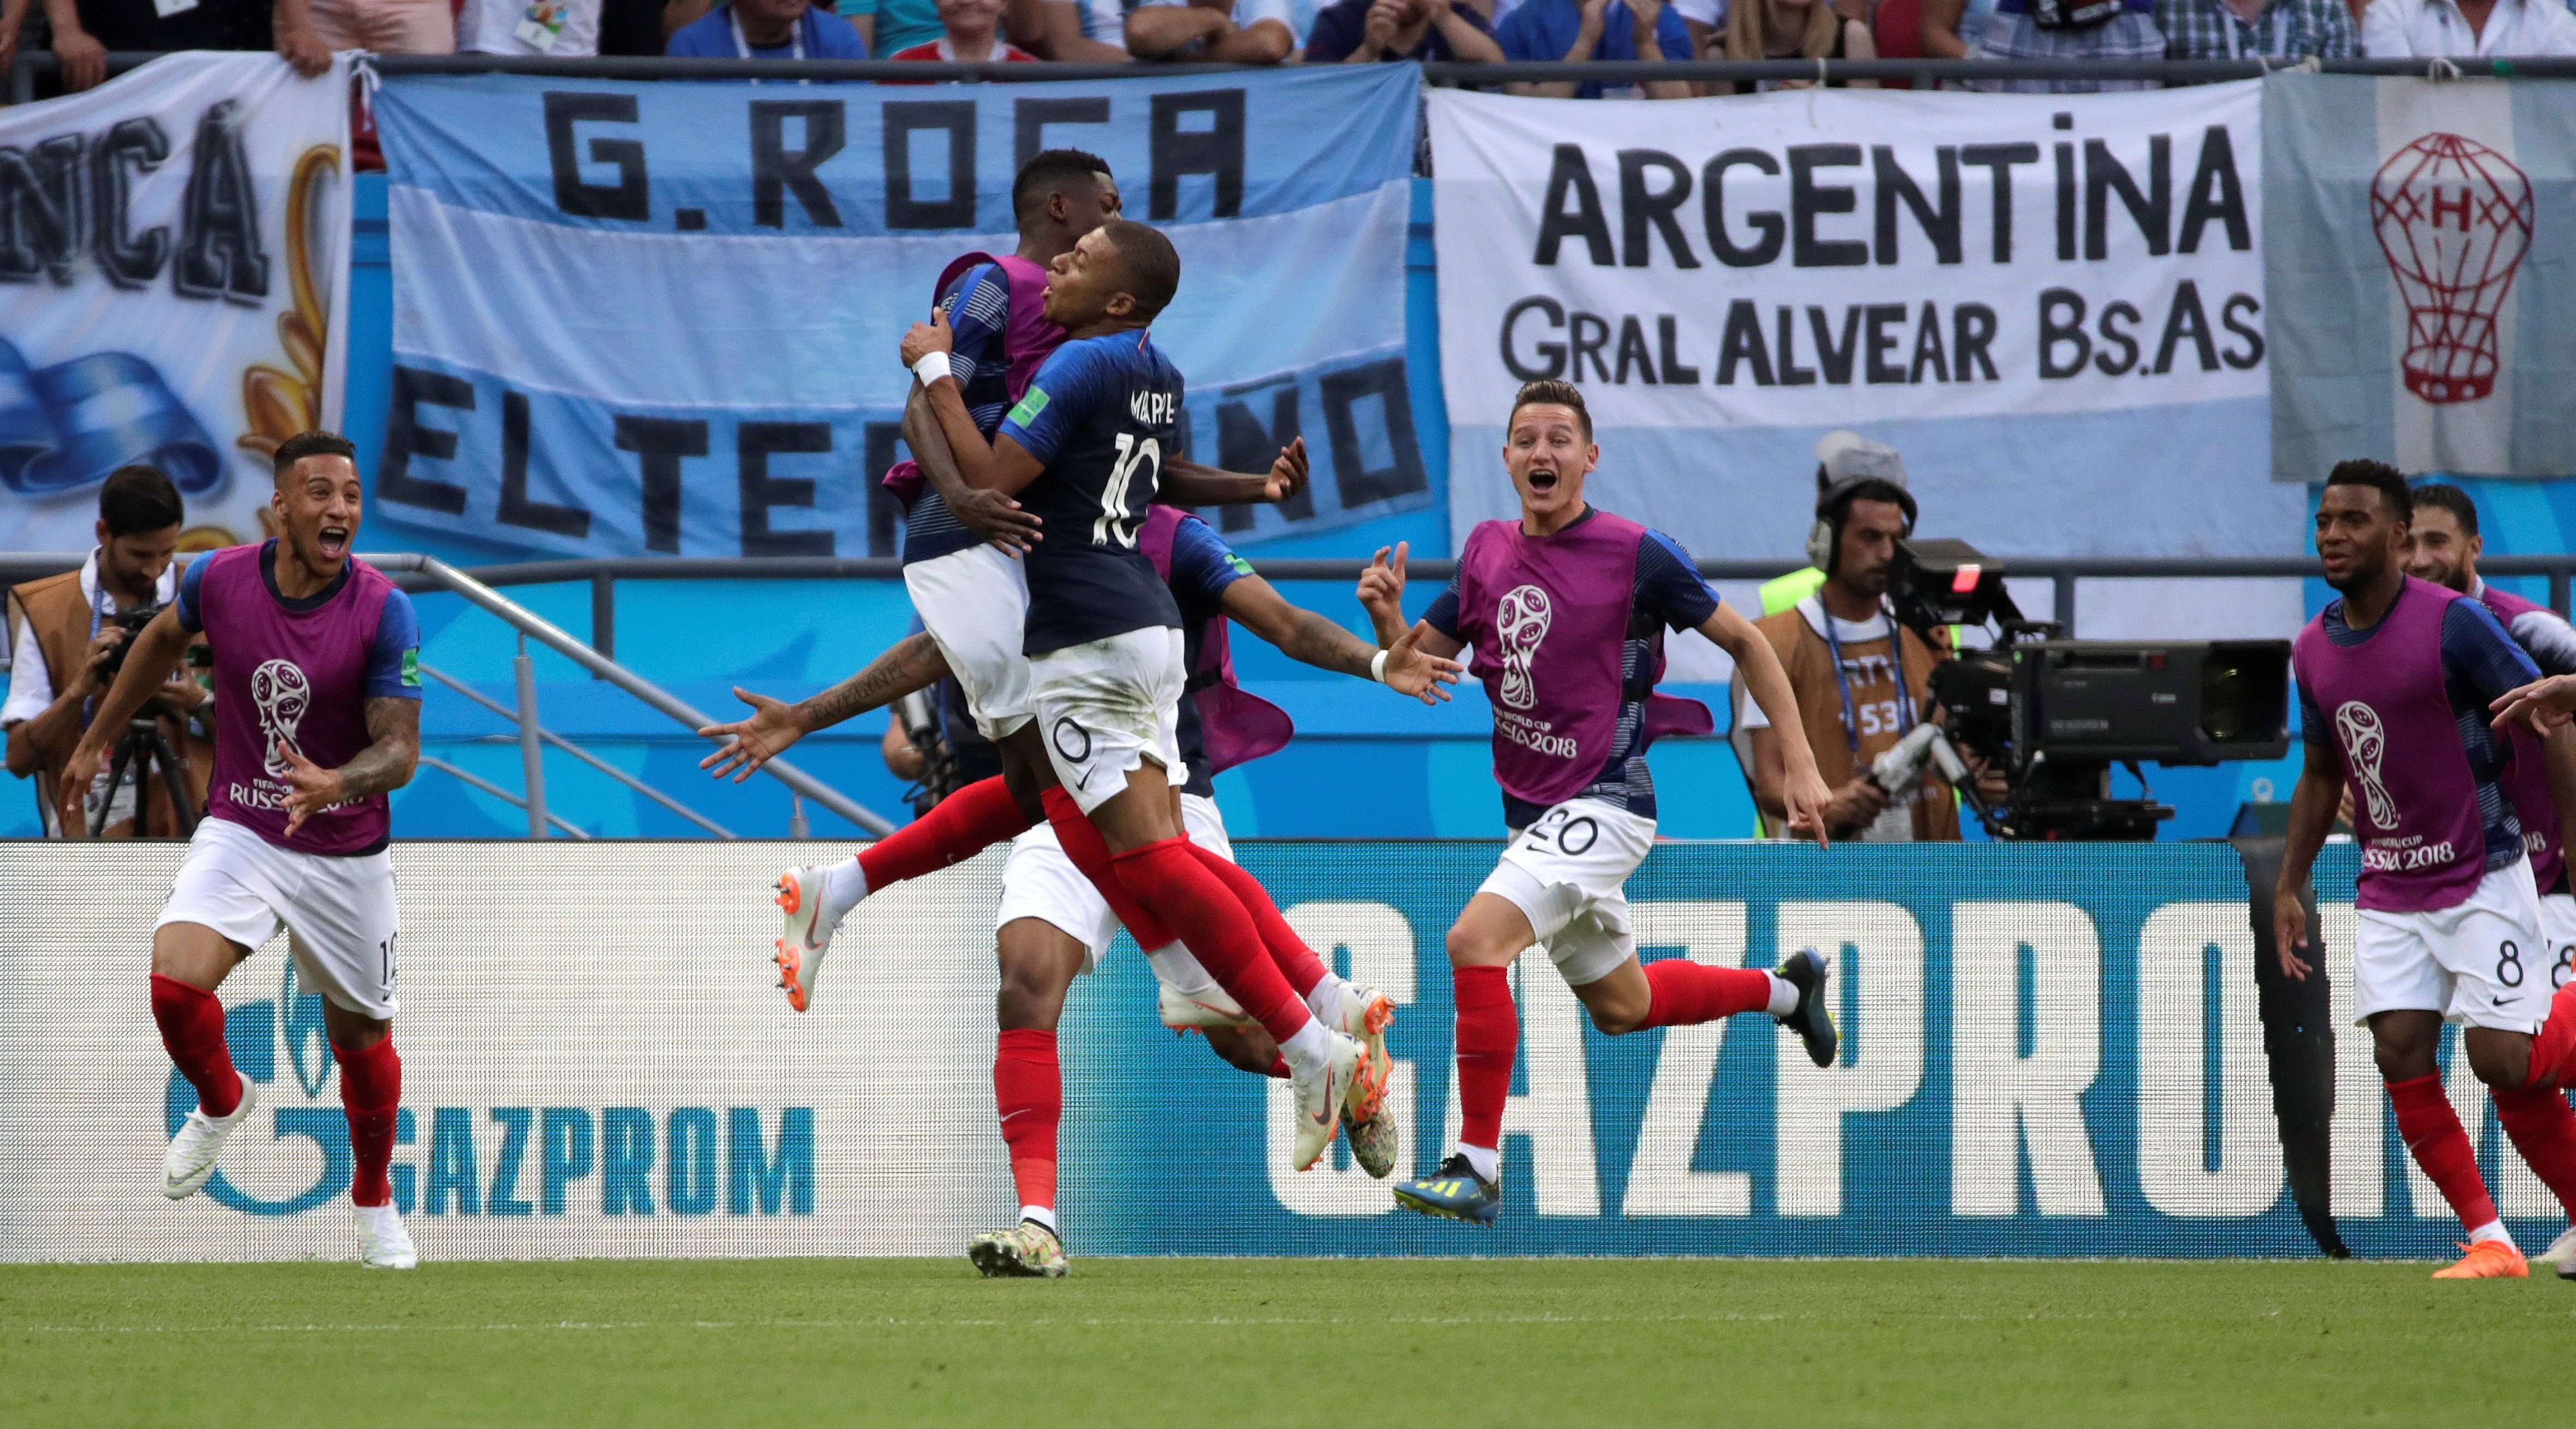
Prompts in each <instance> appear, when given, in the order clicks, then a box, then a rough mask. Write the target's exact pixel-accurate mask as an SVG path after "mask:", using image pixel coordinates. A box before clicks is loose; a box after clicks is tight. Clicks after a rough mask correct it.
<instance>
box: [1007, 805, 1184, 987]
mask: <svg viewBox="0 0 2576 1429" xmlns="http://www.w3.org/2000/svg"><path fill="white" fill-rule="evenodd" d="M1181 822H1182V824H1183V826H1184V827H1185V828H1186V829H1187V830H1188V833H1189V836H1190V842H1192V843H1194V844H1197V845H1198V846H1199V847H1201V848H1203V849H1206V850H1207V851H1209V852H1210V853H1213V854H1215V855H1216V856H1217V857H1219V858H1222V859H1224V860H1225V861H1226V862H1228V863H1232V862H1233V861H1234V845H1233V844H1232V843H1231V842H1229V841H1228V840H1227V838H1226V836H1225V819H1224V817H1223V816H1222V815H1220V814H1218V813H1217V810H1216V800H1214V799H1209V798H1204V797H1202V796H1200V795H1197V794H1183V795H1182V796H1181ZM1022 918H1035V919H1037V920H1038V921H1039V922H1042V923H1049V924H1052V925H1054V926H1055V927H1057V928H1060V929H1062V930H1063V931H1064V932H1065V933H1066V934H1067V935H1068V936H1070V937H1072V938H1073V939H1074V940H1075V941H1076V942H1079V943H1081V944H1082V946H1083V950H1084V953H1085V956H1084V958H1083V964H1082V970H1083V971H1084V972H1092V971H1095V970H1097V969H1098V968H1099V966H1100V957H1101V955H1102V954H1103V953H1106V952H1108V951H1109V941H1110V939H1112V938H1115V937H1117V936H1118V916H1117V915H1116V914H1114V913H1112V912H1110V911H1109V902H1108V900H1107V899H1104V898H1102V897H1101V896H1100V890H1099V889H1097V888H1094V887H1092V886H1091V880H1090V879H1088V878H1085V877H1083V876H1082V870H1081V869H1078V868H1076V867H1074V866H1073V860H1072V859H1069V858H1067V857H1065V856H1064V845H1063V844H1061V843H1058V842H1057V841H1056V837H1055V830H1054V829H1053V828H1051V827H1049V826H1048V825H1046V824H1039V825H1037V826H1036V827H1034V828H1032V829H1030V830H1029V831H1028V832H1027V833H1024V834H1022V835H1020V836H1019V837H1018V838H1015V839H1013V840H1011V858H1010V861H1009V862H1008V863H1005V864H1003V865H1002V906H1001V908H1000V909H999V910H998V911H996V912H995V913H994V914H993V929H994V931H996V932H999V931H1001V930H1002V929H1004V928H1007V927H1009V926H1010V925H1011V924H1013V923H1016V922H1018V921H1019V920H1020V919H1022ZM1145 951H1147V952H1149V953H1150V952H1152V951H1153V949H1151V948H1147V949H1146V950H1145ZM1174 956H1175V957H1177V958H1181V959H1188V966H1187V967H1185V968H1177V969H1172V970H1171V971H1173V972H1176V973H1178V974H1179V975H1180V984H1181V985H1182V990H1183V991H1185V992H1194V991H1197V990H1198V989H1200V988H1202V987H1204V986H1207V985H1208V984H1209V983H1210V982H1212V981H1213V980H1212V979H1210V978H1208V977H1207V976H1206V972H1205V970H1204V969H1200V968H1198V966H1197V961H1196V960H1195V959H1191V958H1189V954H1188V952H1187V951H1186V950H1185V951H1182V952H1180V953H1177V954H1175V955H1174ZM1163 961H1164V960H1162V959H1157V960H1156V963H1155V975H1156V976H1157V977H1159V978H1162V980H1163V981H1166V982H1171V981H1173V978H1172V977H1169V976H1165V974H1166V971H1167V970H1166V969H1165V968H1164V967H1163V965H1162V964H1163ZM1193 969H1195V970H1197V972H1198V974H1199V975H1198V976H1196V977H1190V976H1188V973H1189V972H1190V971H1191V970H1193Z"/></svg>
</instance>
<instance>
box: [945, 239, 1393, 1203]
mask: <svg viewBox="0 0 2576 1429" xmlns="http://www.w3.org/2000/svg"><path fill="white" fill-rule="evenodd" d="M1179 285H1180V255H1179V254H1178V253H1176V252H1174V251H1173V249H1172V245H1171V242H1170V240H1168V239H1166V238H1164V237H1163V235H1161V234H1160V233H1157V232H1155V231H1154V230H1152V229H1150V228H1147V227H1145V226H1144V225H1143V224H1138V223H1129V222H1126V221H1124V220H1121V221H1119V222H1115V223H1111V224H1108V225H1106V226H1104V227H1101V228H1099V229H1096V230H1094V231H1093V232H1091V233H1089V234H1086V235H1085V236H1084V237H1083V239H1082V241H1081V242H1080V243H1078V244H1076V245H1075V247H1074V250H1073V252H1072V253H1070V254H1068V255H1066V256H1065V257H1063V258H1060V259H1058V260H1057V261H1056V264H1055V266H1054V268H1053V270H1052V271H1051V272H1050V274H1049V275H1048V279H1047V289H1046V314H1047V316H1048V317H1049V318H1050V319H1051V320H1053V321H1054V322H1055V323H1056V324H1057V325H1058V326H1059V327H1062V328H1064V329H1065V331H1066V335H1067V336H1066V340H1065V342H1064V344H1063V345H1062V346H1060V347H1058V348H1057V349H1056V350H1055V352H1053V353H1052V354H1050V355H1049V356H1048V357H1047V359H1046V361H1045V363H1044V364H1043V365H1042V366H1040V368H1039V369H1038V372H1037V375H1036V377H1035V378H1034V379H1033V380H1032V381H1031V382H1030V384H1029V387H1028V391H1027V395H1025V396H1024V397H1022V398H1021V400H1020V402H1019V404H1018V405H1017V406H1015V407H1013V408H1012V409H1011V412H1010V414H1009V415H1008V416H1007V417H1005V418H1004V419H1003V422H1002V426H1001V430H1000V432H999V434H998V435H996V436H995V437H994V438H993V439H992V441H991V442H990V443H989V444H988V443H987V442H986V441H985V438H984V435H983V433H982V431H981V430H980V429H979V428H978V427H977V426H976V424H975V421H974V419H973V417H972V416H971V415H970V414H969V413H968V411H967V409H966V405H965V402H964V399H963V393H962V389H961V388H960V387H959V385H958V383H957V382H956V380H955V379H954V377H952V376H951V375H950V373H949V367H948V349H949V346H950V338H949V328H948V325H947V323H946V322H945V321H944V320H941V319H940V318H939V316H938V315H937V314H934V315H933V321H932V322H930V323H925V324H917V325H915V326H914V328H913V330H912V331H911V332H910V333H908V334H906V335H905V338H904V342H903V357H904V360H905V361H906V362H907V363H909V364H911V365H912V366H913V369H914V371H915V373H916V374H917V375H918V376H919V377H920V378H921V380H922V382H923V385H924V386H925V387H926V388H927V389H928V391H929V395H930V401H931V408H932V411H933V412H934V413H935V414H936V415H937V417H938V419H939V425H940V430H941V432H942V434H943V435H944V436H945V437H946V438H947V440H948V444H949V447H950V449H951V451H952V453H953V454H954V456H955V459H956V462H957V467H958V471H959V474H960V475H962V476H964V477H965V478H966V481H967V483H968V484H969V485H972V486H975V487H980V488H983V489H986V490H991V491H998V492H1001V493H1003V494H1005V495H1018V496H1020V497H1021V498H1022V500H1023V503H1024V504H1025V505H1027V506H1028V507H1029V508H1030V509H1031V510H1032V511H1033V512H1034V513H1035V514H1036V515H1038V516H1039V518H1040V519H1041V520H1042V521H1044V522H1045V524H1046V528H1047V529H1048V530H1049V531H1051V532H1053V533H1054V534H1053V535H1051V536H1050V537H1049V538H1048V539H1047V540H1045V541H1042V542H1040V543H1039V544H1038V545H1036V546H1034V547H1032V548H1031V549H1030V551H1029V553H1028V557H1027V560H1026V562H1025V564H1026V567H1027V572H1028V582H1029V605H1028V626H1027V634H1026V638H1025V642H1024V646H1023V648H1024V651H1025V653H1026V654H1027V656H1028V657H1029V704H1030V707H1031V711H1032V714H1033V716H1034V719H1035V722H1036V725H1037V727H1038V730H1039V734H1040V738H1041V741H1042V743H1043V744H1044V746H1045V752H1046V755H1047V759H1048V761H1049V763H1050V764H1051V765H1052V767H1053V770H1054V773H1055V776H1056V778H1057V780H1058V782H1059V784H1060V786H1061V787H1059V788H1057V789H1054V790H1051V791H1049V792H1048V794H1047V795H1046V796H1045V797H1046V798H1047V799H1048V800H1050V801H1051V807H1050V812H1051V813H1052V812H1053V811H1054V809H1055V808H1060V807H1061V803H1062V802H1063V801H1070V802H1071V803H1072V804H1073V805H1074V806H1075V807H1076V808H1078V809H1079V810H1080V811H1081V812H1082V813H1083V814H1084V815H1085V816H1086V817H1087V818H1088V819H1089V820H1090V822H1091V823H1092V824H1093V825H1094V826H1096V828H1097V829H1098V832H1099V834H1100V835H1101V837H1102V838H1103V840H1104V841H1105V842H1106V844H1107V846H1108V848H1109V849H1110V851H1111V853H1112V855H1113V857H1112V860H1111V862H1112V866H1113V868H1114V870H1115V881H1116V883H1117V884H1118V885H1121V886H1123V888H1124V891H1125V892H1126V893H1127V894H1129V895H1132V897H1133V899H1134V901H1135V903H1136V904H1137V905H1138V906H1139V908H1140V910H1141V912H1142V913H1143V914H1144V915H1146V916H1147V917H1149V918H1151V919H1152V920H1153V921H1154V922H1157V923H1159V924H1161V925H1163V926H1164V927H1166V928H1169V929H1171V930H1173V931H1174V932H1177V933H1178V934H1179V935H1180V938H1181V939H1182V940H1183V941H1184V942H1186V943H1187V944H1188V946H1189V949H1190V951H1191V953H1192V954H1194V955H1195V956H1196V957H1197V958H1198V959H1199V961H1200V962H1201V963H1202V964H1204V965H1205V966H1206V967H1207V970H1208V971H1209V973H1210V974H1211V975H1213V976H1214V977H1215V978H1216V980H1217V982H1218V984H1219V985H1220V986H1222V987H1223V988H1224V989H1225V991H1226V992H1227V994H1228V995H1229V996H1231V997H1232V998H1233V999H1234V1001H1235V1003H1236V1005H1238V1006H1240V1007H1241V1008H1243V1010H1244V1011H1245V1012H1247V1013H1249V1014H1251V1015H1252V1016H1253V1017H1254V1018H1255V1019H1256V1020H1258V1021H1259V1022H1260V1023H1261V1025H1262V1027H1263V1029H1264V1030H1265V1031H1267V1032H1269V1033H1270V1035H1271V1037H1272V1038H1273V1039H1274V1040H1276V1041H1277V1042H1278V1043H1279V1048H1280V1055H1281V1056H1282V1057H1283V1058H1284V1059H1285V1060H1286V1061H1287V1063H1288V1068H1289V1074H1290V1081H1291V1083H1292V1084H1293V1085H1294V1087H1295V1091H1296V1098H1297V1108H1298V1123H1297V1136H1296V1143H1295V1146H1294V1147H1293V1148H1292V1150H1291V1153H1290V1163H1291V1164H1292V1165H1294V1166H1295V1167H1296V1168H1297V1169H1299V1170H1304V1169H1306V1168H1307V1167H1310V1166H1312V1165H1314V1164H1315V1162H1316V1161H1317V1160H1318V1159H1319V1158H1321V1157H1322V1155H1323V1153H1324V1149H1325V1148H1326V1147H1327V1146H1329V1145H1330V1144H1331V1143H1332V1138H1333V1135H1334V1133H1335V1130H1336V1129H1337V1127H1338V1126H1339V1124H1340V1122H1341V1119H1342V1113H1343V1111H1344V1109H1345V1107H1346V1106H1347V1107H1348V1109H1349V1111H1350V1116H1351V1119H1352V1120H1354V1121H1362V1122H1364V1121H1367V1120H1368V1119H1369V1118H1370V1117H1372V1116H1374V1115H1375V1114H1376V1110H1377V1107H1378V1104H1379V1102H1380V1101H1381V1100H1382V1099H1383V1097H1384V1094H1385V1090H1386V1077H1387V1074H1388V1072H1389V1070H1390V1068H1389V1064H1388V1062H1387V1060H1386V1054H1385V1050H1384V1045H1383V1040H1382V1038H1381V1037H1379V1036H1377V1035H1376V1034H1377V1033H1379V1032H1381V1031H1382V1030H1383V1021H1382V1018H1379V1017H1373V1018H1372V1020H1371V1025H1370V1027H1369V1028H1368V1032H1369V1034H1370V1035H1369V1041H1368V1043H1367V1044H1366V1045H1365V1046H1364V1045H1363V1043H1362V1042H1361V1041H1360V1040H1358V1039H1355V1038H1354V1037H1353V1036H1352V1035H1350V1034H1349V1033H1347V1032H1343V1031H1338V1030H1335V1029H1334V1028H1332V1027H1329V1026H1327V1025H1326V1024H1325V1023H1324V1022H1323V1021H1320V1020H1318V1018H1317V1017H1316V1015H1315V1014H1314V1012H1313V1011H1312V1010H1311V1007H1310V1004H1309V1003H1308V1002H1307V1001H1305V1000H1304V998H1303V997H1301V994H1305V995H1308V996H1311V995H1312V994H1313V992H1314V988H1312V987H1298V986H1294V985H1292V982H1291V977H1292V976H1298V975H1300V974H1301V973H1302V975H1303V976H1304V977H1313V976H1316V975H1318V974H1319V973H1320V970H1321V965H1320V963H1314V962H1312V961H1311V960H1312V958H1313V954H1312V953H1311V951H1309V950H1307V949H1306V948H1305V945H1304V944H1303V942H1302V941H1300V940H1299V939H1298V938H1297V936H1296V934H1295V931H1294V930H1293V929H1291V928H1289V927H1288V925H1287V922H1286V920H1285V919H1283V918H1281V917H1280V916H1279V913H1278V910H1277V908H1276V907H1274V906H1272V904H1271V901H1270V898H1269V895H1268V894H1267V893H1266V892H1264V891H1263V890H1262V888H1261V886H1260V884H1259V883H1258V882H1256V881H1254V880H1253V878H1252V877H1251V875H1249V874H1247V873H1245V872H1244V871H1243V870H1241V869H1239V868H1237V867H1235V866H1234V865H1233V864H1231V863H1228V862H1226V861H1225V860H1224V859H1222V858H1219V857H1218V856H1217V855H1216V854H1214V853H1213V852H1211V851H1208V850H1205V849H1201V848H1198V847H1197V846H1196V845H1195V844H1193V843H1191V842H1190V840H1189V839H1188V838H1187V837H1185V836H1184V835H1183V833H1182V831H1181V826H1180V823H1179V820H1178V819H1177V818H1176V817H1175V815H1174V813H1173V801H1172V798H1171V785H1172V783H1173V781H1176V780H1179V781H1186V779H1187V774H1188V771H1187V768H1186V766H1184V765H1183V763H1182V761H1181V757H1180V750H1179V746H1178V721H1179V705H1180V700H1181V695H1182V692H1183V688H1184V682H1185V672H1184V670H1183V668H1182V648H1183V637H1182V633H1181V623H1182V622H1181V616H1180V611H1179V608H1178V607H1177V606H1176V605H1175V604H1174V603H1173V600H1172V596H1171V592H1170V590H1169V589H1168V588H1167V587H1165V585H1164V584H1163V582H1162V581H1161V580H1160V579H1158V578H1157V577H1156V576H1155V573H1154V567H1153V564H1152V562H1150V561H1149V560H1147V559H1146V557H1145V556H1144V554H1143V553H1142V552H1140V551H1139V550H1137V548H1136V546H1137V538H1138V532H1139V528H1140V527H1141V525H1142V523H1143V521H1144V518H1145V512H1146V508H1147V507H1148V506H1149V505H1150V504H1151V503H1152V502H1153V500H1154V497H1155V494H1156V492H1157V490H1158V489H1159V487H1160V482H1161V476H1162V465H1163V453H1164V452H1165V451H1166V450H1168V449H1172V448H1175V447H1177V446H1178V444H1179V437H1180V427H1179V423H1180V416H1181V399H1182V392H1183V384H1182V380H1181V374H1180V372H1179V371H1178V369H1176V368H1174V367H1173V366H1172V364H1171V362H1170V361H1169V360H1168V359H1166V358H1165V357H1164V356H1163V354H1162V353H1161V351H1159V350H1158V349H1157V348H1155V346H1154V344H1153V342H1152V340H1151V338H1150V337H1149V336H1148V334H1147V331H1146V328H1147V325H1148V324H1149V323H1151V322H1152V321H1153V319H1154V317H1155V315H1156V314H1158V313H1160V312H1161V311H1162V310H1163V308H1164V306H1165V305H1166V304H1168V303H1169V302H1170V301H1171V299H1172V295H1173V293H1174V291H1175V290H1176V289H1177V288H1178V287H1179ZM1412 648H1414V647H1413V645H1412V644H1411V643H1407V644H1403V645H1400V646H1399V647H1398V649H1399V650H1410V649H1412ZM1055 822H1056V826H1057V829H1058V831H1059V834H1060V836H1062V837H1064V839H1065V844H1066V851H1067V853H1068V855H1072V854H1073V840H1074V830H1073V828H1072V823H1073V821H1071V820H1067V819H1062V818H1058V819H1056V820H1055ZM1076 861H1077V863H1079V862H1080V859H1079V857H1077V858H1076ZM1103 886H1104V891H1107V885H1106V884H1105V883H1104V885H1103ZM1130 926H1131V927H1132V926H1133V925H1132V923H1131V925H1130ZM1146 946H1148V947H1153V946H1156V945H1154V944H1151V943H1148V944H1146ZM1379 1011H1380V1012H1382V1013H1383V1012H1391V1011H1392V1008H1391V1005H1386V1004H1381V1006H1380V1009H1379Z"/></svg>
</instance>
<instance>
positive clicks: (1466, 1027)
mask: <svg viewBox="0 0 2576 1429" xmlns="http://www.w3.org/2000/svg"><path fill="white" fill-rule="evenodd" d="M1451 976H1452V979H1453V981H1454V982H1455V984H1456V986H1457V992H1458V1141H1459V1144H1460V1145H1462V1146H1481V1147H1485V1148H1487V1149H1492V1148H1495V1147H1499V1146H1501V1145H1502V1144H1503V1103H1504V1101H1505V1100H1507V1099H1508V1098H1509V1097H1510V1096H1511V1094H1512V1056H1513V1054H1514V1053H1516V1052H1518V1051H1519V1050H1520V1041H1521V1024H1520V1017H1519V1015H1518V1014H1517V1013H1516V1012H1515V1011H1514V1010H1513V1008H1512V974H1511V969H1509V968H1459V969H1458V970H1457V971H1456V972H1454V973H1453V974H1452V975H1451Z"/></svg>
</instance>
